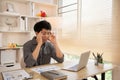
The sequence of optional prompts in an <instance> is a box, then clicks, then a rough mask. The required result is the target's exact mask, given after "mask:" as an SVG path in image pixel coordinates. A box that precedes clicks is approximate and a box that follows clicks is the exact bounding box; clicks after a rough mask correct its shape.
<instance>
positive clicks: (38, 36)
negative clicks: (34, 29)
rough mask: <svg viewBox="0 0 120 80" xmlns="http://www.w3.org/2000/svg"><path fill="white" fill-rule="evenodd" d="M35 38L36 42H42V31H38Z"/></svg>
mask: <svg viewBox="0 0 120 80" xmlns="http://www.w3.org/2000/svg"><path fill="white" fill-rule="evenodd" d="M36 40H37V42H38V44H42V33H41V32H39V33H38V35H37V36H36Z"/></svg>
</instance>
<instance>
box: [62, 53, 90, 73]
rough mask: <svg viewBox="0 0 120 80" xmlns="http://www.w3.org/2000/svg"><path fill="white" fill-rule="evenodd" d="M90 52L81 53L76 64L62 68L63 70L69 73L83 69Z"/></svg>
mask: <svg viewBox="0 0 120 80" xmlns="http://www.w3.org/2000/svg"><path fill="white" fill-rule="evenodd" d="M89 55H90V51H86V52H83V53H82V54H81V56H80V60H79V63H78V64H74V65H72V66H70V67H64V68H63V69H64V70H69V71H79V70H80V69H82V68H84V67H85V66H86V65H87V62H88V59H89Z"/></svg>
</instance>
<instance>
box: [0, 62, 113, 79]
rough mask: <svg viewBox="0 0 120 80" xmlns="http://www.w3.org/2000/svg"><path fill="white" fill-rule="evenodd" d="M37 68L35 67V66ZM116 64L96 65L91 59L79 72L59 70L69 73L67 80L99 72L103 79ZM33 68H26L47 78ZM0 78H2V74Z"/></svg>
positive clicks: (41, 77) (39, 76)
mask: <svg viewBox="0 0 120 80" xmlns="http://www.w3.org/2000/svg"><path fill="white" fill-rule="evenodd" d="M72 64H73V63H72V62H64V63H56V64H48V65H55V66H59V67H60V68H62V67H66V66H68V65H72ZM44 66H47V65H42V66H37V67H44ZM33 68H35V67H33ZM113 68H114V65H112V64H104V65H103V66H101V65H100V66H95V65H94V62H93V61H91V60H90V61H89V62H88V65H87V66H86V67H85V68H83V69H82V70H80V71H78V72H70V71H66V70H61V69H60V70H59V71H61V72H63V73H64V74H66V75H68V78H67V80H81V79H85V78H87V77H91V76H93V75H97V74H101V73H102V76H103V78H102V80H104V79H105V72H107V71H110V70H113ZM31 69H32V68H25V70H26V71H27V72H28V73H31V72H32V74H33V79H38V78H39V79H40V80H47V79H46V78H44V77H43V76H41V75H40V74H38V73H36V72H34V71H32V70H31ZM0 80H3V79H2V75H1V74H0Z"/></svg>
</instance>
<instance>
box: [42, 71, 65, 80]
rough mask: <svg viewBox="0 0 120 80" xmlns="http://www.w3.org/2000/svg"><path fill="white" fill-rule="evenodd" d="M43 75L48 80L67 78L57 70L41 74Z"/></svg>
mask: <svg viewBox="0 0 120 80" xmlns="http://www.w3.org/2000/svg"><path fill="white" fill-rule="evenodd" d="M41 75H42V76H44V77H46V78H47V79H48V80H64V79H66V78H67V75H65V74H63V73H62V72H60V71H57V70H50V71H45V72H41Z"/></svg>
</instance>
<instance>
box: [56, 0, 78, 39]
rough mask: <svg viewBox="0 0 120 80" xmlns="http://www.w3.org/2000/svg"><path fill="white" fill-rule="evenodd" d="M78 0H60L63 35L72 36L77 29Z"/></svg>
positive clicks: (65, 36)
mask: <svg viewBox="0 0 120 80" xmlns="http://www.w3.org/2000/svg"><path fill="white" fill-rule="evenodd" d="M77 5H78V3H77V0H59V7H58V14H59V16H62V18H63V19H62V20H63V26H62V36H63V37H64V38H70V37H71V35H72V37H73V36H74V35H75V32H76V30H77V10H78V8H77Z"/></svg>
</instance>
